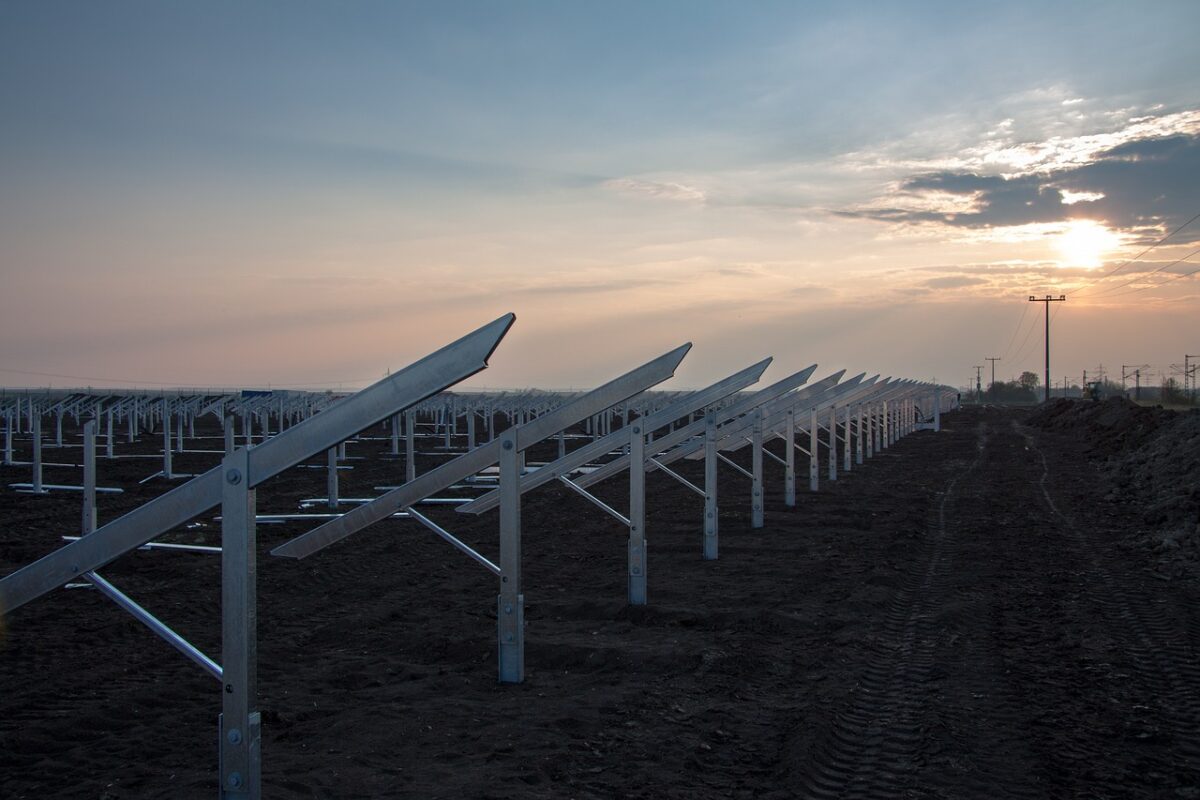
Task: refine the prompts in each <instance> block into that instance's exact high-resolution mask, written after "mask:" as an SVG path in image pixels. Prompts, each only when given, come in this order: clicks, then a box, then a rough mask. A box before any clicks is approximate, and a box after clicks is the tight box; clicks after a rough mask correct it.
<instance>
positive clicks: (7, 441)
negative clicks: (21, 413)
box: [4, 401, 20, 464]
mask: <svg viewBox="0 0 1200 800" xmlns="http://www.w3.org/2000/svg"><path fill="white" fill-rule="evenodd" d="M18 402H20V401H18ZM12 442H13V412H11V411H7V412H5V414H4V463H5V464H11V463H12V461H13V445H12Z"/></svg>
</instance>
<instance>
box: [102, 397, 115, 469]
mask: <svg viewBox="0 0 1200 800" xmlns="http://www.w3.org/2000/svg"><path fill="white" fill-rule="evenodd" d="M113 412H114V409H113V408H112V406H109V408H108V422H107V429H106V434H107V436H106V438H107V440H108V441H107V442H106V443H105V451H104V456H105V457H106V458H113V456H114V454H113Z"/></svg>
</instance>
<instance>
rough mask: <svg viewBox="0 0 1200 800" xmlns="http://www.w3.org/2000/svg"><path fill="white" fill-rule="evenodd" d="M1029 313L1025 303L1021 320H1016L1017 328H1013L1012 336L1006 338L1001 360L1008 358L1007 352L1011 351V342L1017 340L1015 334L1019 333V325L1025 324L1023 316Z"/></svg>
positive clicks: (1027, 304) (1027, 305)
mask: <svg viewBox="0 0 1200 800" xmlns="http://www.w3.org/2000/svg"><path fill="white" fill-rule="evenodd" d="M1028 313H1029V303H1026V304H1025V305H1024V306H1022V308H1021V318H1020V319H1019V320H1017V327H1015V328H1013V333H1012V336H1010V337H1009V338H1008V347H1006V348H1004V353H1003V354H1002V355H1001V358H1007V357H1008V351H1009V350H1012V346H1013V342H1015V341H1016V340H1017V334H1018V333H1020V332H1021V323H1023V322H1025V316H1026V315H1027V314H1028Z"/></svg>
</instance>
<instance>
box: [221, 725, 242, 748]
mask: <svg viewBox="0 0 1200 800" xmlns="http://www.w3.org/2000/svg"><path fill="white" fill-rule="evenodd" d="M225 738H226V739H228V740H229V743H230V744H241V743H242V732H241V731H239V730H238V729H237V728H233V729H231V730H230V731H229V733H227V734H225Z"/></svg>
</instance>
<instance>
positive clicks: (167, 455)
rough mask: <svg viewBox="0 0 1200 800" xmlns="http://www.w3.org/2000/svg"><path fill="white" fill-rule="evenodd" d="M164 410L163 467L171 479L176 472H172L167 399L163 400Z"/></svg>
mask: <svg viewBox="0 0 1200 800" xmlns="http://www.w3.org/2000/svg"><path fill="white" fill-rule="evenodd" d="M162 405H163V410H162V426H163V467H162V474H163V477H164V478H166V479H167V480H170V479H171V477H172V475H173V474H174V473H172V472H171V412H169V411H168V410H167V401H166V399H164V400H163V403H162Z"/></svg>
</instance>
